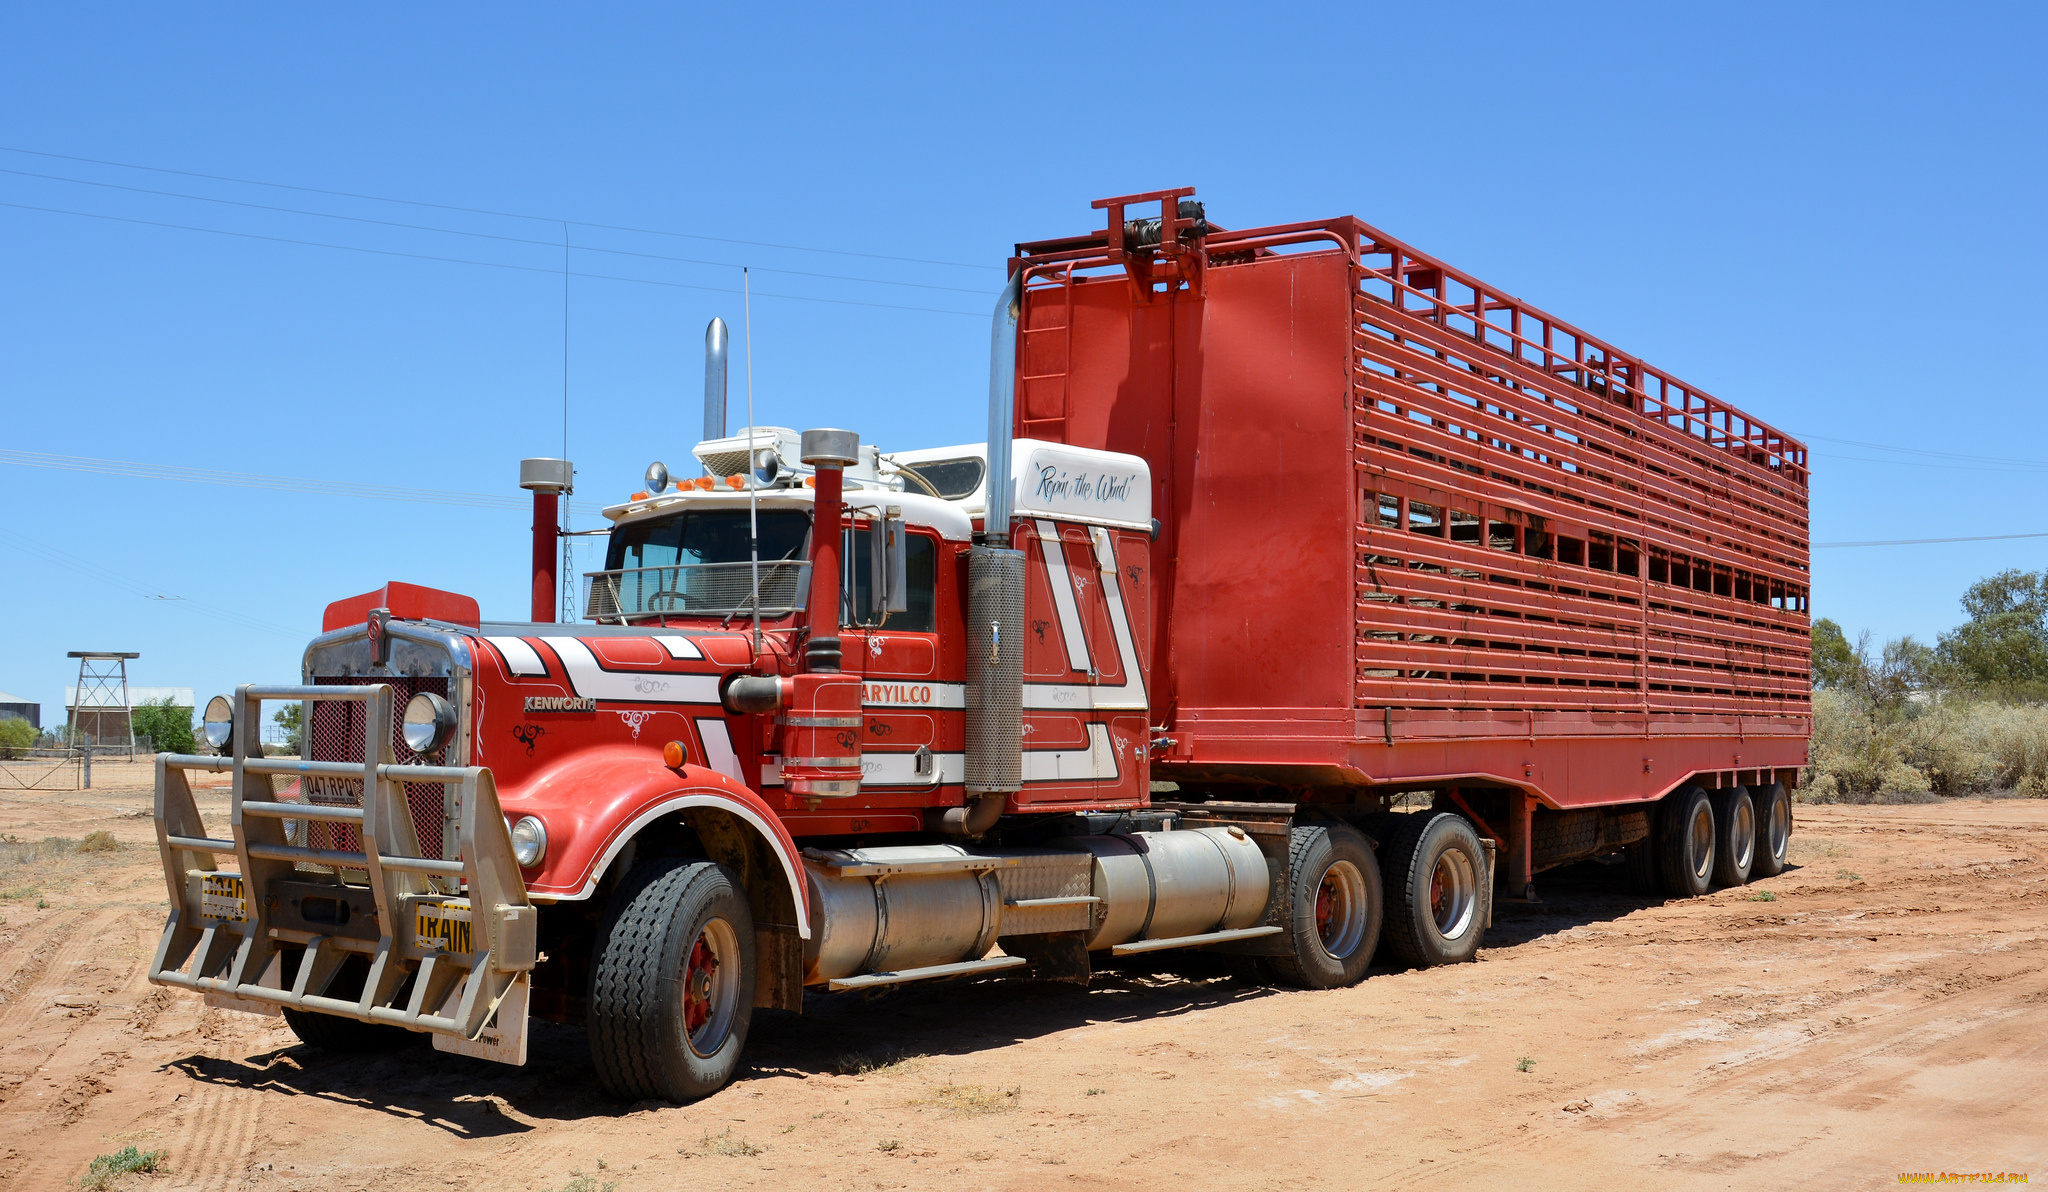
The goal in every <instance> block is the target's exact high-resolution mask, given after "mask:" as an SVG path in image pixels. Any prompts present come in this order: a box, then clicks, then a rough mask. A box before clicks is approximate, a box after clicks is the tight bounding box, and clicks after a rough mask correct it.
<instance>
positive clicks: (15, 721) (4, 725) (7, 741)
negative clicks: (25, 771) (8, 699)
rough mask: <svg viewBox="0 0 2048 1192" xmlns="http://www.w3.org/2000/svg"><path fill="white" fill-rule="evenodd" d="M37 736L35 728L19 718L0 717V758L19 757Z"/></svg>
mask: <svg viewBox="0 0 2048 1192" xmlns="http://www.w3.org/2000/svg"><path fill="white" fill-rule="evenodd" d="M38 735H39V734H38V733H37V732H36V728H35V726H34V725H32V724H30V723H29V722H28V721H26V720H23V719H22V718H21V717H19V716H6V717H0V757H20V756H21V755H22V754H23V753H24V752H26V751H27V750H28V749H29V748H30V747H31V746H33V745H34V744H35V743H36V737H37V736H38Z"/></svg>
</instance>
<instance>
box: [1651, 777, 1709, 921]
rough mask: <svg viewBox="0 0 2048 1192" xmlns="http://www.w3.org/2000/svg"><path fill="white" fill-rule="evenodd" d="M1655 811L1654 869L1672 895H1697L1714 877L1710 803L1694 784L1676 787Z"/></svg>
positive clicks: (1679, 896)
mask: <svg viewBox="0 0 2048 1192" xmlns="http://www.w3.org/2000/svg"><path fill="white" fill-rule="evenodd" d="M1662 812H1663V813H1662V814H1661V815H1659V816H1658V817H1657V818H1658V821H1659V827H1660V829H1661V830H1660V831H1659V832H1658V834H1657V835H1658V839H1657V864H1658V873H1659V876H1661V877H1662V878H1663V880H1664V892H1665V893H1666V894H1669V895H1670V896H1671V897H1673V898H1697V897H1699V896H1700V895H1702V894H1705V893H1706V892H1707V889H1708V887H1709V886H1711V885H1712V884H1713V881H1714V851H1715V850H1714V842H1715V839H1716V837H1717V835H1718V834H1717V833H1716V832H1715V831H1714V805H1713V803H1712V801H1711V800H1709V799H1708V798H1707V792H1705V791H1703V790H1701V789H1700V788H1699V787H1696V786H1686V787H1680V788H1679V789H1678V790H1677V791H1676V792H1674V793H1673V794H1672V795H1671V796H1670V797H1669V799H1668V800H1667V801H1666V802H1665V804H1664V807H1663V808H1662Z"/></svg>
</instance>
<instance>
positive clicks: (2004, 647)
mask: <svg viewBox="0 0 2048 1192" xmlns="http://www.w3.org/2000/svg"><path fill="white" fill-rule="evenodd" d="M1963 611H1964V612H1966V613H1968V614H1969V615H1970V619H1969V620H1968V621H1966V622H1964V623H1963V624H1961V625H1958V626H1957V627H1956V628H1955V629H1953V630H1951V631H1949V632H1948V633H1944V634H1942V635H1941V640H1940V645H1939V646H1938V647H1937V649H1938V651H1939V653H1940V656H1941V661H1942V663H1943V664H1944V665H1946V666H1947V667H1948V668H1950V669H1951V670H1953V671H1954V672H1955V673H1956V675H1957V677H1959V678H1961V679H1963V680H1964V681H1966V682H1969V683H1972V684H1974V685H1977V686H2012V685H2018V684H2032V683H2043V682H2048V571H2042V572H2040V573H2039V574H2035V573H2033V572H2027V571H2016V570H2015V571H2001V572H1999V573H1998V574H1997V575H1993V576H1987V577H1986V578H1984V579H1980V580H1978V581H1977V582H1976V583H1974V584H1971V585H1970V587H1969V590H1967V591H1965V592H1964V593H1963Z"/></svg>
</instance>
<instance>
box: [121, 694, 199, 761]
mask: <svg viewBox="0 0 2048 1192" xmlns="http://www.w3.org/2000/svg"><path fill="white" fill-rule="evenodd" d="M134 721H135V735H136V736H138V737H148V738H149V739H150V740H151V741H154V742H155V743H156V748H157V750H158V751H159V752H166V753H197V752H199V742H198V739H197V738H196V737H194V736H193V735H192V709H190V708H187V707H183V706H181V705H179V704H174V703H172V702H171V701H170V698H169V697H168V696H167V697H165V698H164V699H161V700H158V701H157V702H155V703H151V704H143V705H142V706H141V707H138V708H136V709H135V711H134Z"/></svg>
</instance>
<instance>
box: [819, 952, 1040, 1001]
mask: <svg viewBox="0 0 2048 1192" xmlns="http://www.w3.org/2000/svg"><path fill="white" fill-rule="evenodd" d="M1029 963H1031V962H1030V961H1028V960H1026V959H1024V958H1023V957H1022V956H991V957H989V958H988V959H986V960H963V961H961V962H960V963H958V964H934V965H930V966H928V967H926V968H914V969H902V970H900V971H897V972H893V973H863V974H861V975H860V976H858V977H838V978H834V979H833V980H831V981H829V982H827V983H826V986H825V987H826V988H827V989H830V990H831V991H832V992H833V993H838V992H840V991H841V990H846V989H873V988H875V987H876V986H879V985H901V984H903V983H904V982H905V981H926V980H930V979H931V978H933V977H958V976H962V975H964V974H966V973H993V972H999V971H1001V970H1003V969H1013V968H1022V967H1024V966H1025V965H1027V964H1029Z"/></svg>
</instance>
